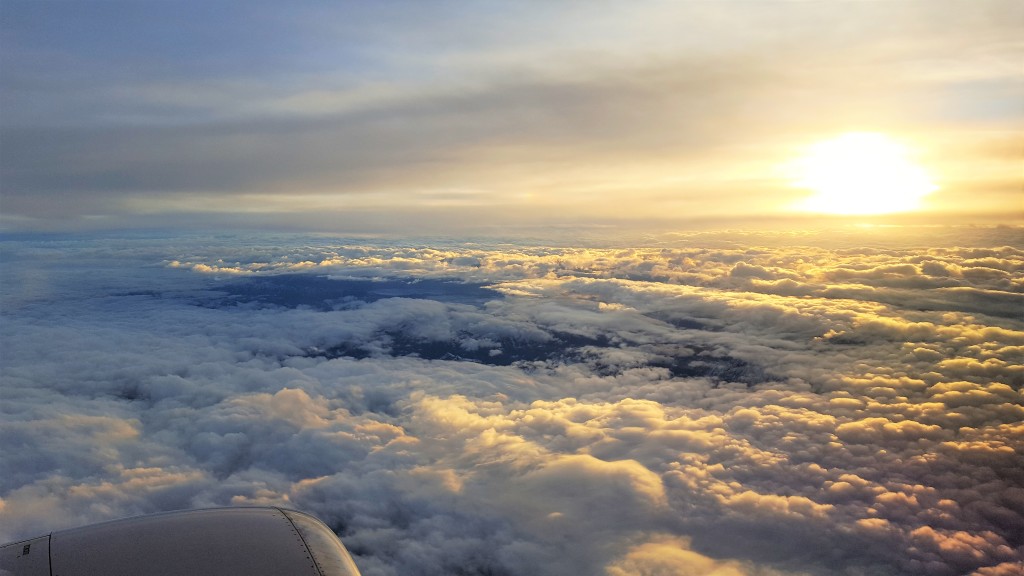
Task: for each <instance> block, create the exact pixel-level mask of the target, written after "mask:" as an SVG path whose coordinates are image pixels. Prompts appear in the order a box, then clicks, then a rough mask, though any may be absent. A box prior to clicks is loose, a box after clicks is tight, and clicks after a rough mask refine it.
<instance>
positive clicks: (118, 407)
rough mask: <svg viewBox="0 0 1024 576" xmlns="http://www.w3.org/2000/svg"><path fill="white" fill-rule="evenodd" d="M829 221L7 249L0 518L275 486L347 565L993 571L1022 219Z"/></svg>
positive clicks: (15, 242) (178, 503)
mask: <svg viewBox="0 0 1024 576" xmlns="http://www.w3.org/2000/svg"><path fill="white" fill-rule="evenodd" d="M848 240H852V243H851V242H845V241H844V242H838V241H831V240H830V241H825V240H823V239H822V238H819V237H813V236H800V235H788V236H782V235H774V236H772V235H729V236H727V235H719V236H698V237H685V236H678V237H662V238H658V239H651V240H650V241H649V242H647V243H646V244H645V245H644V246H643V247H636V248H628V247H627V248H613V247H602V248H582V247H564V246H563V247H543V246H527V245H520V244H496V243H491V244H454V243H447V244H444V245H432V246H429V247H428V246H425V245H413V244H393V243H386V242H376V243H367V242H365V241H362V242H360V241H356V240H352V241H343V240H336V239H330V238H322V237H285V236H281V237H274V238H262V239H254V238H251V237H210V238H197V237H191V238H180V237H168V238H158V237H134V238H130V239H111V238H88V239H75V240H71V239H39V238H36V239H30V240H24V239H21V240H19V239H8V240H5V241H3V245H2V248H3V252H2V254H3V262H2V264H3V282H2V284H0V289H2V297H3V301H2V303H3V314H4V322H3V323H2V325H0V330H2V338H3V340H2V389H0V393H2V397H0V400H2V403H0V413H2V421H0V456H2V458H0V540H8V539H14V538H17V537H22V536H31V535H34V534H36V533H40V532H45V531H48V530H51V529H56V528H62V527H69V526H73V525H78V524H82V523H87V522H94V521H99V520H104V519H109V518H114V517H120V516H125V515H131V514H139V513H148V512H155V511H160V510H169V509H178V508H188V507H196V506H207V505H232V504H234V505H244V504H274V505H285V506H290V507H294V508H299V509H303V510H308V511H310V512H313V513H315V514H317V515H318V516H320V517H321V518H323V519H324V520H325V521H326V522H327V523H328V524H329V525H331V526H332V527H333V528H334V529H335V530H336V531H337V532H338V533H339V534H340V535H341V537H342V539H343V540H344V541H345V543H346V545H347V546H348V547H349V548H350V550H351V551H352V552H353V554H354V555H355V558H356V561H357V563H358V564H359V566H360V568H361V570H362V571H363V573H364V574H366V575H368V576H376V575H400V574H422V575H428V574H492V575H497V574H502V575H543V574H551V575H564V574H595V575H602V574H604V575H608V576H621V575H627V574H685V575H691V574H692V575H708V574H715V575H722V576H725V575H728V576H733V575H748V576H754V575H781V574H794V575H807V574H844V575H867V574H872V575H874V574H879V575H886V574H893V575H896V574H928V575H936V576H952V575H967V574H976V575H978V576H982V575H985V576H994V575H1010V574H1019V573H1020V570H1021V562H1022V560H1024V530H1022V527H1024V424H1022V421H1024V402H1022V397H1021V387H1022V384H1024V320H1022V311H1024V249H1022V247H1024V237H1022V234H1021V231H1020V230H1019V229H1012V228H1011V229H988V230H980V231H979V230H965V231H957V230H937V231H935V232H934V233H931V232H929V234H928V236H927V238H926V239H925V240H918V241H910V240H906V239H903V240H899V241H897V240H892V241H885V238H884V237H883V236H880V235H879V234H878V233H877V232H870V233H868V232H865V237H863V238H858V237H857V236H852V237H850V238H848ZM864 246H869V247H864Z"/></svg>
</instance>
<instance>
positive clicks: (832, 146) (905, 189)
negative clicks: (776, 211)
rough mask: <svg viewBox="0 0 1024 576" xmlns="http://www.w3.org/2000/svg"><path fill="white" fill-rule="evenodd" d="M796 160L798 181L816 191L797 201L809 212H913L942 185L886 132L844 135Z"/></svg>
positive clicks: (797, 183) (826, 142)
mask: <svg viewBox="0 0 1024 576" xmlns="http://www.w3.org/2000/svg"><path fill="white" fill-rule="evenodd" d="M795 164H796V165H795V169H796V180H795V181H794V182H793V184H794V185H795V186H797V187H799V188H806V189H809V190H811V191H813V192H814V195H813V196H811V197H809V198H807V199H805V200H803V201H802V202H800V203H799V204H798V205H797V206H796V208H797V209H798V210H802V211H806V212H817V213H824V214H842V215H869V214H890V213H894V212H910V211H913V210H917V209H919V208H920V206H921V200H922V199H923V198H924V197H925V196H927V195H928V194H930V193H932V192H933V191H935V190H936V189H938V186H936V185H934V184H933V183H932V182H931V181H930V179H929V177H928V174H926V173H925V171H924V169H923V168H921V167H920V166H918V165H916V164H914V163H913V162H912V161H910V160H909V159H908V158H907V151H906V149H905V148H904V147H903V146H902V145H900V144H899V143H897V142H895V141H894V140H892V139H891V138H889V137H888V136H885V135H884V134H877V133H871V132H851V133H847V134H843V135H841V136H839V137H837V138H833V139H832V140H827V141H825V142H821V143H818V144H816V145H814V146H812V147H811V149H810V150H809V152H808V154H807V155H806V156H804V157H803V158H802V159H800V160H798V161H797V162H796V163H795Z"/></svg>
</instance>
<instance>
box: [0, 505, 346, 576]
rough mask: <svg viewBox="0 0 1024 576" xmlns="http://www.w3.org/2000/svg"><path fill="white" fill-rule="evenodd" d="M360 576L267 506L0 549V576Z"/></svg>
mask: <svg viewBox="0 0 1024 576" xmlns="http://www.w3.org/2000/svg"><path fill="white" fill-rule="evenodd" d="M207 575H209V576H214V575H216V576H233V575H237V576H285V575H287V576H292V575H294V576H301V575H308V576H359V570H358V569H357V568H356V565H355V563H354V562H353V561H352V557H351V556H350V555H349V553H348V551H347V550H346V549H345V546H344V545H343V544H342V543H341V541H340V540H339V539H338V537H337V536H335V535H334V532H332V531H331V530H330V529H329V528H328V527H327V526H326V525H324V523H323V522H321V521H320V520H318V519H316V518H315V517H313V516H310V515H309V514H305V513H303V512H298V511H295V510H286V509H283V508H271V507H251V508H249V507H245V508H242V507H239V508H209V509H200V510H183V511H178V512H166V513H162V514H153V515H149V516H139V517H136V518H125V519H122V520H114V521H111V522H104V523H101V524H93V525H90V526H83V527H81V528H72V529H70V530H59V531H55V532H51V533H50V534H48V535H44V536H39V537H36V538H30V539H28V540H22V541H19V542H12V543H9V544H4V545H3V546H0V576H207Z"/></svg>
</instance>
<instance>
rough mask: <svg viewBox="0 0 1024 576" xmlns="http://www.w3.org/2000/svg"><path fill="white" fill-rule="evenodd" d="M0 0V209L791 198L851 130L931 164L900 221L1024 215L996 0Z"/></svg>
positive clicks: (357, 218) (661, 215) (715, 209)
mask: <svg viewBox="0 0 1024 576" xmlns="http://www.w3.org/2000/svg"><path fill="white" fill-rule="evenodd" d="M0 10H2V14H0V16H2V17H0V27H2V29H0V31H2V34H0V110H2V113H0V139H2V140H0V168H2V174H0V185H2V199H0V202H2V203H0V217H2V221H0V230H8V231H12V230H67V229H81V228H94V227H100V228H108V227H140V226H141V227H147V226H183V225H191V226H267V225H276V226H282V227H300V228H309V229H317V230H331V231H349V232H351V231H391V232H394V231H400V230H406V229H419V230H430V229H434V230H459V229H462V228H465V227H467V226H475V227H477V228H479V227H481V226H482V227H487V226H510V225H520V226H527V225H538V224H540V225H544V224H552V223H559V224H572V225H580V224H592V223H609V222H618V221H621V222H625V223H630V224H635V225H641V226H643V225H647V224H650V223H653V222H657V223H658V224H668V225H675V224H684V223H689V224H690V225H693V224H694V223H697V222H705V223H707V222H712V223H719V222H739V221H743V222H750V221H752V220H754V219H759V220H764V219H775V218H791V217H793V216H795V215H797V214H796V213H795V212H794V209H793V206H794V205H795V204H796V203H798V202H800V201H801V200H805V199H806V198H807V197H808V195H810V194H812V193H813V192H812V191H809V190H806V189H802V188H800V187H797V186H794V185H793V181H794V176H793V174H792V173H791V171H790V166H791V165H792V164H793V163H794V162H795V161H797V160H798V159H799V158H800V157H801V156H802V155H804V154H806V153H807V150H808V149H809V147H810V146H812V145H814V144H815V143H818V142H821V141H826V140H829V139H832V138H835V137H837V136H838V135H840V134H843V133H848V132H873V133H879V134H882V135H885V136H886V137H888V138H891V139H892V140H893V141H895V142H898V143H899V144H901V145H903V146H905V150H906V153H907V158H908V159H910V160H912V161H913V162H914V164H915V165H916V166H918V167H919V168H920V169H922V170H924V172H925V173H926V174H927V177H928V178H929V181H930V182H931V183H932V184H934V186H935V187H937V189H936V190H935V191H934V192H933V193H931V194H930V195H928V196H927V197H926V198H924V200H923V204H922V205H921V207H920V208H919V209H917V210H916V211H915V212H914V213H913V214H914V215H915V218H916V220H917V221H920V220H921V219H922V218H924V219H935V218H945V219H947V220H948V219H949V218H950V217H951V216H952V217H954V218H955V219H958V220H965V221H966V220H969V221H986V222H993V221H995V222H1020V221H1021V217H1022V210H1021V182H1022V179H1024V178H1022V174H1021V159H1022V157H1024V137H1022V130H1024V105H1022V104H1021V103H1022V102H1024V75H1022V72H1021V62H1022V56H1024V41H1022V39H1021V38H1022V36H1021V34H1020V32H1021V30H1022V25H1024V4H1022V3H1021V2H1019V1H1016V0H1005V1H1003V0H963V1H955V0H937V1H936V0H928V1H921V2H917V1H896V0H893V1H879V2H840V1H837V2H827V1H816V2H781V1H768V0H765V1H723V2H703V1H701V2H698V1H685V0H684V1H681V0H675V1H668V2H658V1H647V2H633V1H630V2H615V1H597V2H595V1H588V2H429V3H426V2H397V1H396V2H385V3H369V2H363V3H356V2H351V3H344V2H288V3H281V2H259V1H257V2H253V1H250V0H246V1H244V2H243V1H202V2H199V1H196V2H185V1H160V2H155V1H153V2H150V1H125V2H121V1H103V2H97V1H84V0H83V1H60V2H58V1H49V0H42V1H41V0H31V1H19V0H4V2H3V3H2V5H0ZM863 168H864V170H865V171H871V170H873V169H874V166H873V165H869V166H864V167H863ZM866 202H869V203H870V202H871V201H870V200H868V201H866ZM867 208H869V209H870V206H869V207H867ZM869 211H870V210H869Z"/></svg>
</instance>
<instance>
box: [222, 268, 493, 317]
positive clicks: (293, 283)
mask: <svg viewBox="0 0 1024 576" xmlns="http://www.w3.org/2000/svg"><path fill="white" fill-rule="evenodd" d="M217 290H218V291H223V292H226V295H225V296H224V297H223V298H220V299H217V300H216V301H214V302H212V303H208V304H207V305H213V306H230V305H234V304H247V303H259V304H266V305H271V306H281V307H285V308H298V307H300V306H301V307H308V308H312V309H315V310H336V309H341V308H347V307H350V306H351V305H352V304H356V303H369V302H375V301H377V300H381V299H384V298H412V299H425V300H436V301H438V302H445V303H459V304H472V305H480V304H483V303H484V302H487V301H488V300H495V299H500V298H502V297H503V295H502V294H501V293H500V292H498V291H496V290H492V289H490V288H486V287H485V285H484V284H478V283H466V282H460V281H455V280H436V279H416V278H397V279H396V278H387V279H374V280H371V279H367V280H359V279H338V278H331V277H328V276H318V275H311V274H278V275H272V276H249V277H245V278H243V279H240V280H235V281H233V282H229V283H226V284H224V285H223V286H220V287H218V288H217Z"/></svg>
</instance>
